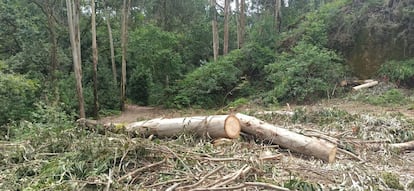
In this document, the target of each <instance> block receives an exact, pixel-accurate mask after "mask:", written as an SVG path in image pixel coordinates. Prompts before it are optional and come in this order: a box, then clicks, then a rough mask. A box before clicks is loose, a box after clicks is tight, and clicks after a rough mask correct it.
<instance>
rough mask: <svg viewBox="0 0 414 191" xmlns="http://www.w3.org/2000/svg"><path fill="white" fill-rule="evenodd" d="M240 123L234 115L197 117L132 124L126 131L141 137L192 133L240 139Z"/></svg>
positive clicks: (152, 120) (159, 119)
mask: <svg viewBox="0 0 414 191" xmlns="http://www.w3.org/2000/svg"><path fill="white" fill-rule="evenodd" d="M240 129H241V128H240V122H239V120H238V119H237V117H235V116H233V115H213V116H196V117H183V118H172V119H165V118H157V119H151V120H147V121H139V122H134V123H130V124H128V125H126V126H125V130H126V131H129V132H135V133H137V134H139V135H145V136H149V135H156V136H158V137H174V136H178V135H180V134H181V133H185V132H190V133H195V134H197V135H199V136H207V137H210V138H231V139H234V138H238V137H239V135H240Z"/></svg>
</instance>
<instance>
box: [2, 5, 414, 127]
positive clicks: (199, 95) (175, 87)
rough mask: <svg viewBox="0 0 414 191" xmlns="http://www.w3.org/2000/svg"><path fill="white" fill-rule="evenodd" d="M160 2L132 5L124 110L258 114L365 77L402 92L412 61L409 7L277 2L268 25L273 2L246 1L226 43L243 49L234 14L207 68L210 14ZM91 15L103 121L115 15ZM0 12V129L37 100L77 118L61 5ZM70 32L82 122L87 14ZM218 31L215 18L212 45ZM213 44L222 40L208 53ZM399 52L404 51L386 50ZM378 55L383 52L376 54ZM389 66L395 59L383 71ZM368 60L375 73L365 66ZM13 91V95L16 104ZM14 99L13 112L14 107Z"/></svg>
mask: <svg viewBox="0 0 414 191" xmlns="http://www.w3.org/2000/svg"><path fill="white" fill-rule="evenodd" d="M162 2H163V1H156V0H154V1H149V2H146V3H140V2H133V3H132V5H131V7H132V9H131V10H130V12H131V13H130V19H129V20H130V21H129V26H128V30H129V35H128V36H129V37H128V39H129V40H128V41H129V42H128V47H127V50H128V54H127V58H126V60H127V70H126V71H127V75H126V76H127V83H126V84H127V87H126V89H127V98H128V99H129V101H130V102H132V103H138V104H141V105H160V106H166V107H177V108H183V107H207V108H211V107H221V106H225V105H226V104H228V103H230V102H232V101H234V100H237V99H238V98H248V99H260V100H262V101H261V102H260V103H263V104H278V103H282V102H286V101H289V102H312V101H315V100H317V99H320V98H326V97H328V98H329V97H332V96H333V95H335V96H340V95H341V92H344V90H345V89H344V88H343V87H339V86H338V83H339V82H340V81H341V80H345V79H350V77H358V76H366V75H370V76H369V77H377V76H378V77H382V78H387V79H389V80H391V81H393V82H397V83H398V84H400V85H406V86H407V85H408V86H410V85H412V80H413V73H414V72H413V71H414V70H413V69H412V67H411V66H412V64H411V65H410V63H412V60H407V59H409V58H410V57H411V56H413V54H414V53H413V52H414V51H413V47H412V46H410V42H412V40H413V36H412V34H413V33H412V32H410V31H411V30H412V27H413V26H412V25H413V24H412V23H413V20H412V19H413V17H412V14H413V13H412V11H410V10H412V8H413V6H414V5H413V4H412V2H410V1H384V2H383V1H380V0H377V1H367V2H364V3H362V2H358V1H349V0H340V1H332V2H331V1H311V2H307V1H299V0H297V1H286V2H285V1H282V6H281V7H280V8H279V9H280V10H279V11H280V12H279V13H280V14H281V15H280V19H279V21H277V22H276V23H275V17H274V14H275V11H274V10H276V9H277V7H276V6H275V4H274V3H273V2H272V1H248V2H247V6H246V8H245V9H246V10H245V12H247V13H248V14H246V16H247V25H246V29H245V30H246V31H245V35H244V36H243V38H244V44H243V45H239V44H237V42H238V41H239V38H242V37H241V36H240V35H239V37H237V35H236V33H237V32H238V31H237V30H238V28H240V23H239V18H240V10H239V9H235V7H234V5H233V11H232V12H230V22H229V27H228V28H229V29H230V32H229V42H230V43H229V49H230V53H229V54H225V55H221V56H220V58H219V59H218V60H217V61H214V60H213V59H212V51H213V50H212V46H211V44H212V37H211V36H212V32H211V14H212V13H211V11H214V10H209V11H207V12H206V7H208V5H209V2H207V1H205V0H198V1H171V2H167V3H162ZM287 2H288V3H289V4H286V3H287ZM96 5H97V8H96V9H97V13H98V14H97V38H98V42H99V46H98V49H99V64H98V97H99V102H100V104H99V106H100V108H99V109H100V111H101V112H104V113H105V110H114V109H115V110H117V109H118V108H119V106H120V105H119V104H120V102H119V100H120V98H118V97H119V96H120V93H119V92H120V89H119V87H120V86H119V83H120V81H121V79H120V78H121V77H120V76H121V75H120V74H121V72H120V71H121V68H120V64H119V63H120V61H121V50H120V47H119V46H120V36H119V35H120V33H121V32H120V27H121V23H120V18H121V13H122V11H121V6H122V5H121V3H120V2H117V1H113V2H112V1H108V2H99V1H98V2H96ZM81 6H82V7H83V9H85V10H87V9H88V8H90V6H89V3H88V2H87V1H85V2H81ZM0 8H1V10H2V11H1V12H2V14H1V19H2V23H1V24H2V25H3V26H2V27H1V31H0V32H1V36H2V38H1V53H0V59H1V60H2V62H3V63H4V64H3V66H2V73H4V74H7V75H3V76H2V87H4V88H3V89H13V90H14V91H15V92H14V93H13V92H10V93H9V94H8V95H6V94H5V93H2V95H1V96H2V97H5V96H6V97H5V98H4V99H2V100H3V102H4V104H3V105H8V106H10V107H11V106H13V107H12V108H13V109H11V110H10V111H11V112H5V114H4V115H2V120H1V123H2V124H5V123H7V122H11V121H14V120H18V119H21V118H25V119H26V118H27V119H29V118H30V116H28V113H27V111H29V110H28V109H26V108H28V107H31V106H32V105H33V104H34V103H35V102H37V101H42V102H45V103H48V104H49V103H54V104H55V105H56V104H58V105H59V106H60V107H63V108H64V111H66V112H67V113H68V114H72V113H76V110H77V107H78V104H77V101H76V99H75V98H76V92H75V91H74V89H75V87H74V86H75V80H74V77H73V76H74V75H73V71H72V66H71V65H72V62H71V54H70V51H71V49H70V43H69V39H68V37H67V36H68V32H67V27H66V25H67V21H66V20H65V18H66V15H65V14H66V12H65V9H64V8H65V5H64V4H63V3H59V2H55V1H50V2H49V1H47V2H43V1H36V0H26V1H19V2H14V3H10V2H9V3H6V2H2V3H1V6H0ZM218 8H219V9H218V13H219V14H223V10H222V9H221V8H222V7H221V8H220V6H218ZM108 12H109V13H110V14H107V13H108ZM80 21H81V23H80V24H81V25H80V29H81V47H82V67H83V81H82V84H83V87H84V89H85V90H84V97H85V105H86V113H87V114H88V115H89V116H91V115H92V113H93V109H94V108H93V89H92V87H93V67H92V60H91V59H92V58H91V54H92V50H91V48H90V41H91V34H90V32H89V30H90V27H89V26H90V12H88V11H84V12H82V14H81V20H80ZM222 21H223V20H222V19H221V17H219V18H218V22H219V26H220V27H219V34H220V36H221V34H222V33H223V24H222ZM338 21H340V22H338ZM108 23H110V24H111V26H112V28H111V30H112V33H113V36H114V38H113V41H114V45H115V68H111V58H110V49H109V48H108V46H109V41H110V39H109V38H108V28H107V24H108ZM379 29H381V30H380V31H379ZM381 31H382V32H381ZM366 35H369V38H365V36H366ZM392 36H397V37H398V38H397V39H395V38H393V37H392ZM378 41H381V42H384V43H387V47H385V48H384V47H383V46H379V45H378V43H377V42H378ZM223 43H224V41H222V40H221V41H220V44H219V46H220V47H222V46H223ZM393 43H394V44H393ZM401 43H403V45H404V46H403V47H401V46H398V47H399V48H398V49H397V48H396V46H397V45H399V44H401ZM237 47H239V48H237ZM394 47H395V48H394ZM361 48H362V49H361ZM356 49H358V50H359V49H360V50H359V51H358V52H356ZM363 49H367V50H368V49H369V51H371V52H369V51H366V52H364V50H363ZM391 49H394V50H391ZM220 50H221V49H220ZM379 50H381V51H384V52H386V53H384V54H378V53H377V52H375V51H379ZM388 50H389V51H388ZM220 52H221V51H220ZM388 52H390V55H388V56H387V54H388ZM221 53H222V52H221ZM397 53H398V54H397ZM360 55H364V57H363V58H362V57H361V58H360ZM378 56H382V57H381V58H379V57H378ZM385 56H386V57H385ZM387 58H388V60H387ZM396 58H398V59H399V60H393V59H396ZM361 59H364V60H365V61H366V62H361ZM374 61H375V62H377V63H378V64H377V65H372V62H374ZM387 61H388V62H387ZM385 62H387V64H384V65H383V68H381V69H380V70H379V71H380V73H379V74H378V75H376V74H375V73H371V74H369V73H364V74H361V71H362V72H363V71H365V70H377V69H379V68H380V66H381V64H382V63H385ZM350 69H351V70H350ZM19 76H24V77H23V78H21V77H19ZM7 81H10V83H6V82H7ZM19 82H22V83H19ZM40 90H42V91H40ZM5 91H6V90H5ZM20 91H21V92H24V94H20V95H18V96H15V94H19V93H18V92H20ZM19 96H20V97H19ZM39 97H41V98H42V99H43V100H38V99H37V98H39ZM14 99H18V100H20V101H19V102H17V103H16V102H15V101H14ZM23 100H24V101H23ZM11 103H15V104H11ZM17 111H22V112H20V113H19V112H17ZM16 112H17V113H19V114H16ZM6 113H7V114H6Z"/></svg>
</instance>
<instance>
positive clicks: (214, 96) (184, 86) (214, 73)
mask: <svg viewBox="0 0 414 191" xmlns="http://www.w3.org/2000/svg"><path fill="white" fill-rule="evenodd" d="M241 56H242V55H241V52H240V51H233V52H231V53H230V54H229V55H228V56H226V57H223V58H221V59H220V60H218V61H217V62H211V63H207V64H205V65H203V66H201V67H200V68H198V69H197V70H195V71H194V72H191V73H190V74H188V75H186V77H185V78H184V79H183V80H182V81H180V82H179V83H178V87H176V88H177V89H178V90H177V94H176V95H175V96H174V98H173V99H172V100H171V101H169V103H167V105H169V106H172V107H188V106H201V107H214V106H219V105H221V104H223V99H224V97H225V95H226V94H227V93H228V92H229V91H230V90H232V89H233V87H235V86H236V85H237V84H238V82H239V81H240V77H241V74H242V72H241V71H240V69H238V68H237V67H236V66H234V63H236V62H237V61H238V60H239V59H240V58H241Z"/></svg>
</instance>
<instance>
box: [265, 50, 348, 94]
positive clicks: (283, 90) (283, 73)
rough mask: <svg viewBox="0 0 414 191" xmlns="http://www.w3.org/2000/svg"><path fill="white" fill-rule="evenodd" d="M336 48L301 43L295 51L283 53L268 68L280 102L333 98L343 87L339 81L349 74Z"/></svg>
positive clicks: (269, 77)
mask: <svg viewBox="0 0 414 191" xmlns="http://www.w3.org/2000/svg"><path fill="white" fill-rule="evenodd" d="M341 61H342V60H341V58H340V57H339V56H338V55H337V54H336V53H335V52H333V51H330V50H327V49H325V48H320V47H318V46H315V45H311V44H308V43H305V42H300V43H299V44H298V45H297V46H295V47H293V48H292V52H291V53H286V52H284V53H282V54H281V55H280V56H279V57H278V59H277V61H276V62H275V63H273V64H270V65H269V66H267V67H266V69H267V71H268V78H267V79H268V80H269V81H271V82H273V84H274V88H273V92H272V93H271V94H270V95H268V96H275V97H276V98H277V99H278V100H279V101H287V100H293V101H299V102H303V101H311V100H314V99H316V98H321V97H329V96H330V95H331V94H332V92H333V91H337V90H339V89H338V88H337V87H336V86H337V85H336V84H337V82H339V81H340V80H341V79H343V78H344V76H345V71H346V69H345V66H344V65H343V64H342V63H341Z"/></svg>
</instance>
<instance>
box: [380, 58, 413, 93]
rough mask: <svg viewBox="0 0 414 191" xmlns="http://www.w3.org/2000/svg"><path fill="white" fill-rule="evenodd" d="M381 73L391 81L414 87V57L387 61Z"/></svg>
mask: <svg viewBox="0 0 414 191" xmlns="http://www.w3.org/2000/svg"><path fill="white" fill-rule="evenodd" d="M378 72H379V75H380V76H382V77H384V78H388V79H389V80H390V81H391V82H395V83H397V84H401V85H405V86H410V87H414V59H409V60H403V61H395V60H391V61H388V62H386V63H385V64H383V65H382V66H381V68H380V69H379V71H378Z"/></svg>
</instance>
